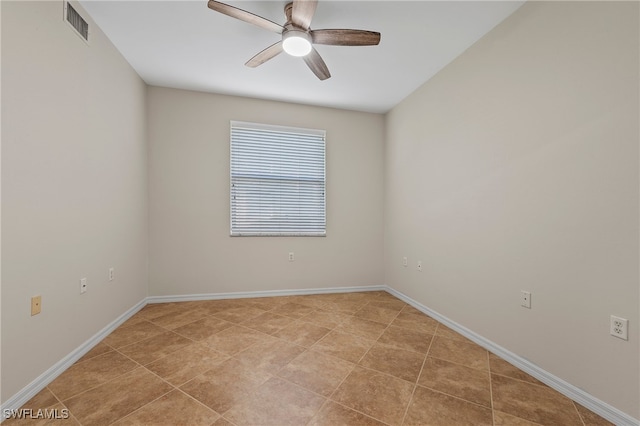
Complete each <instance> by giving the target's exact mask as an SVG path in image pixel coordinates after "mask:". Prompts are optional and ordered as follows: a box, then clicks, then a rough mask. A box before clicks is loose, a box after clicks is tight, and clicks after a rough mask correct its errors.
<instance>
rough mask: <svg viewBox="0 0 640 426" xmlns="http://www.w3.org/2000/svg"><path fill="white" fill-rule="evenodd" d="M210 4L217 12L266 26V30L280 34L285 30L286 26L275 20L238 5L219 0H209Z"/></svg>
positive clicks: (210, 7)
mask: <svg viewBox="0 0 640 426" xmlns="http://www.w3.org/2000/svg"><path fill="white" fill-rule="evenodd" d="M208 6H209V9H212V10H215V11H216V12H220V13H222V14H224V15H227V16H231V17H232V18H236V19H239V20H241V21H244V22H248V23H250V24H253V25H257V26H258V27H260V28H264V29H265V30H269V31H273V32H275V33H278V34H282V30H284V28H283V27H282V25H280V24H276V23H275V22H272V21H270V20H268V19H265V18H263V17H262V16H258V15H254V14H253V13H251V12H247V11H246V10H242V9H238V8H237V7H234V6H230V5H228V4H225V3H220V2H219V1H215V0H209V3H208Z"/></svg>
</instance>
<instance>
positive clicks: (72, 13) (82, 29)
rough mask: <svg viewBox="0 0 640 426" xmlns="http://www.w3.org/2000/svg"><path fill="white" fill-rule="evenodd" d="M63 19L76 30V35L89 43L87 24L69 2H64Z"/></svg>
mask: <svg viewBox="0 0 640 426" xmlns="http://www.w3.org/2000/svg"><path fill="white" fill-rule="evenodd" d="M64 19H65V20H66V21H67V22H68V23H69V25H71V26H72V27H73V29H75V30H76V32H77V33H78V35H79V36H80V37H82V38H83V39H84V41H86V42H89V24H88V23H87V21H85V20H84V19H83V18H82V16H80V14H79V13H78V11H76V10H75V9H74V8H73V6H71V4H69V2H67V1H65V2H64Z"/></svg>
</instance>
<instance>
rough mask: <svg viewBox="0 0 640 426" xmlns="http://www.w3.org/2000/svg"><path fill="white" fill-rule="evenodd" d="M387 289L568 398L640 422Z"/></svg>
mask: <svg viewBox="0 0 640 426" xmlns="http://www.w3.org/2000/svg"><path fill="white" fill-rule="evenodd" d="M385 290H386V291H387V292H389V293H391V294H392V295H394V296H396V297H397V298H398V299H401V300H403V301H404V302H406V303H408V304H410V305H411V306H413V307H414V308H416V309H417V310H419V311H421V312H424V313H425V314H427V315H429V316H430V317H431V318H433V319H435V320H437V321H438V322H441V323H442V324H444V325H446V326H447V327H449V328H451V329H452V330H455V331H457V332H458V333H460V334H462V335H463V336H464V337H466V338H467V339H469V340H471V341H473V342H475V343H477V344H478V345H480V346H482V347H483V348H485V349H487V350H488V351H490V352H492V353H494V354H496V355H498V356H499V357H500V358H502V359H504V360H505V361H507V362H509V363H510V364H512V365H514V366H516V367H517V368H519V369H520V370H522V371H524V372H526V373H528V374H530V375H531V376H533V377H535V378H536V379H538V380H540V381H541V382H542V383H544V384H546V385H547V386H549V387H550V388H553V389H555V390H557V391H558V392H560V393H561V394H563V395H564V396H566V397H567V398H570V399H572V400H574V401H575V402H577V403H578V404H580V405H582V406H584V407H586V408H588V409H589V410H591V411H593V412H594V413H596V414H598V415H599V416H600V417H603V418H605V419H607V420H608V421H610V422H612V423H614V424H615V425H617V426H639V425H640V421H639V420H638V419H635V418H633V417H631V416H630V415H628V414H626V413H623V412H622V411H620V410H618V409H617V408H615V407H612V406H611V405H609V404H607V403H606V402H604V401H601V400H599V399H598V398H596V397H594V396H593V395H590V394H588V393H587V392H585V391H583V390H582V389H579V388H577V387H575V386H574V385H572V384H571V383H567V382H565V381H564V380H562V379H561V378H559V377H556V376H554V375H553V374H551V373H549V372H548V371H546V370H543V369H542V368H540V367H538V366H537V365H535V364H533V363H532V362H531V361H528V360H526V359H524V358H522V357H520V356H518V355H516V354H514V353H513V352H510V351H508V350H507V349H505V348H503V347H502V346H499V345H497V344H495V343H494V342H492V341H490V340H488V339H486V338H484V337H482V336H481V335H479V334H476V333H474V332H473V331H471V330H469V329H468V328H466V327H463V326H462V325H460V324H458V323H456V322H454V321H452V320H450V319H449V318H447V317H445V316H444V315H441V314H440V313H438V312H436V311H434V310H432V309H430V308H428V307H426V306H424V305H423V304H421V303H419V302H416V301H415V300H413V299H412V298H410V297H409V296H406V295H405V294H403V293H400V292H399V291H397V290H395V289H393V288H391V287H388V286H386V287H385Z"/></svg>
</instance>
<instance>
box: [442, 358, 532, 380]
mask: <svg viewBox="0 0 640 426" xmlns="http://www.w3.org/2000/svg"><path fill="white" fill-rule="evenodd" d="M430 358H431V359H437V360H439V361H444V362H448V363H450V364H454V365H457V366H460V367H465V368H470V369H471V370H475V371H481V372H484V373H489V367H487V368H476V367H471V366H469V365H466V364H462V363H459V362H456V361H452V360H450V359H445V358H440V357H437V356H433V355H431V356H430ZM505 377H507V376H505ZM516 380H517V379H516ZM527 383H528V382H527Z"/></svg>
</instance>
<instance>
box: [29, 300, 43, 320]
mask: <svg viewBox="0 0 640 426" xmlns="http://www.w3.org/2000/svg"><path fill="white" fill-rule="evenodd" d="M41 311H42V296H33V297H32V298H31V316H34V315H38V314H39V313H40V312H41Z"/></svg>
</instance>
